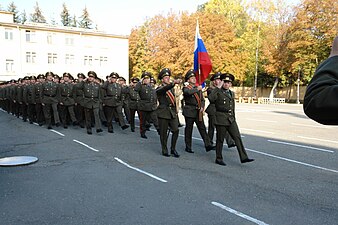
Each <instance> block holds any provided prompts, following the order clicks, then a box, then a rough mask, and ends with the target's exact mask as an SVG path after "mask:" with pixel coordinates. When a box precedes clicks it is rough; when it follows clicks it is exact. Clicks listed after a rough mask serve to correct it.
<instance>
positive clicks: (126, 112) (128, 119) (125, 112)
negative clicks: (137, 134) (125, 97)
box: [122, 103, 130, 123]
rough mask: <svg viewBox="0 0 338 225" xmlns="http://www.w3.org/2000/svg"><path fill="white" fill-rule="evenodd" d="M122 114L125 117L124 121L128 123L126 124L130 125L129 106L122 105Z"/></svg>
mask: <svg viewBox="0 0 338 225" xmlns="http://www.w3.org/2000/svg"><path fill="white" fill-rule="evenodd" d="M122 108H123V112H124V115H125V116H126V120H127V121H128V123H130V109H129V105H128V104H127V103H123V106H122Z"/></svg>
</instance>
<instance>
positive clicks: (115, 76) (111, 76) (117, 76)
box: [109, 72, 120, 79]
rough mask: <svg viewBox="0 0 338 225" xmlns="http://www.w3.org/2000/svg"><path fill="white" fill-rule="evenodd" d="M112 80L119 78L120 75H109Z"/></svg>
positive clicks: (113, 73)
mask: <svg viewBox="0 0 338 225" xmlns="http://www.w3.org/2000/svg"><path fill="white" fill-rule="evenodd" d="M109 77H110V78H116V79H117V78H119V77H120V76H119V74H118V73H115V72H112V73H111V74H110V75H109Z"/></svg>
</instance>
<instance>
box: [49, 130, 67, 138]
mask: <svg viewBox="0 0 338 225" xmlns="http://www.w3.org/2000/svg"><path fill="white" fill-rule="evenodd" d="M50 131H52V132H54V133H56V134H58V135H60V136H62V137H64V136H65V135H64V134H63V133H60V132H59V131H56V130H50Z"/></svg>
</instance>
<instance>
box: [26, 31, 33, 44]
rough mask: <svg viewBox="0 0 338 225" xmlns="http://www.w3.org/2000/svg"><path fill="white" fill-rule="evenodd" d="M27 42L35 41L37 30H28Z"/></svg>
mask: <svg viewBox="0 0 338 225" xmlns="http://www.w3.org/2000/svg"><path fill="white" fill-rule="evenodd" d="M26 42H35V31H30V30H26Z"/></svg>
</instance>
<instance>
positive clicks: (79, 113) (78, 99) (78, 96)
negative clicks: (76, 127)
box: [73, 73, 86, 128]
mask: <svg viewBox="0 0 338 225" xmlns="http://www.w3.org/2000/svg"><path fill="white" fill-rule="evenodd" d="M84 79H86V76H85V75H84V74H83V73H78V74H77V82H76V83H81V82H82V81H83V80H84ZM73 91H74V100H75V108H74V110H75V116H76V119H77V121H78V122H79V124H80V127H81V128H84V127H85V115H84V108H83V99H84V95H83V90H82V89H80V88H77V86H76V85H74V87H73Z"/></svg>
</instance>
